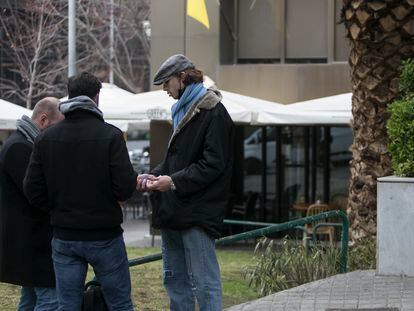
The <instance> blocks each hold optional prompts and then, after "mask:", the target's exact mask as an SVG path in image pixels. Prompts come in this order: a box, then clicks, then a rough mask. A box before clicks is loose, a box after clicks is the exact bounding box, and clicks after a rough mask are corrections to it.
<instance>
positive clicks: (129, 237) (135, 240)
mask: <svg viewBox="0 0 414 311" xmlns="http://www.w3.org/2000/svg"><path fill="white" fill-rule="evenodd" d="M122 228H123V229H124V241H125V245H126V246H127V247H151V246H152V245H151V244H152V236H151V235H150V230H149V221H148V219H147V218H142V217H138V216H137V218H136V219H133V217H132V213H128V214H127V217H125V218H124V222H123V224H122ZM160 246H161V237H160V236H159V235H156V236H155V237H154V247H160Z"/></svg>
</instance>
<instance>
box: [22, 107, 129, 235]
mask: <svg viewBox="0 0 414 311" xmlns="http://www.w3.org/2000/svg"><path fill="white" fill-rule="evenodd" d="M136 177H137V174H136V173H135V172H134V170H133V168H132V165H131V162H130V160H129V156H128V151H127V148H126V144H125V140H124V138H123V134H122V132H121V131H120V130H119V129H117V128H116V127H114V126H112V125H109V124H107V123H105V122H104V120H103V119H102V117H100V116H98V115H96V114H94V113H92V112H90V111H85V110H74V111H71V112H69V113H66V114H65V120H63V121H62V122H60V123H58V124H56V125H55V126H53V127H51V128H50V129H46V130H45V131H43V132H42V133H41V134H40V135H39V136H38V137H37V139H36V141H35V144H34V150H33V154H32V156H31V159H30V163H29V167H28V170H27V173H26V177H25V180H24V190H25V194H26V196H27V198H28V199H29V201H30V203H31V204H33V205H34V206H36V207H38V208H40V209H43V210H48V211H50V216H51V224H52V226H53V227H54V236H55V237H58V238H60V239H66V240H105V239H110V238H113V237H114V235H115V236H116V234H118V235H119V234H120V233H121V232H122V230H121V228H120V224H121V223H122V218H123V217H122V211H121V207H120V205H119V203H118V202H119V201H125V200H126V199H128V198H129V197H130V196H131V195H132V193H133V192H134V190H135V187H136Z"/></svg>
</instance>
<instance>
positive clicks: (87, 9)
mask: <svg viewBox="0 0 414 311" xmlns="http://www.w3.org/2000/svg"><path fill="white" fill-rule="evenodd" d="M111 6H112V4H111V1H110V0H103V1H83V2H80V3H79V5H78V8H77V13H78V15H77V27H78V40H77V43H78V47H79V50H80V51H81V53H82V55H89V56H90V57H91V56H92V57H94V58H95V61H94V63H95V64H96V65H97V66H100V67H101V69H102V68H103V70H104V73H103V75H105V78H106V77H107V76H108V74H109V68H111V67H112V70H113V72H114V75H115V78H116V80H118V81H119V82H120V83H121V84H122V85H123V86H125V87H126V88H127V89H129V90H130V91H132V92H134V93H139V92H142V91H143V90H145V84H146V82H147V81H146V80H147V79H148V71H149V51H150V48H149V38H148V35H147V33H146V25H147V23H148V22H149V14H150V2H149V0H140V1H137V0H114V4H113V7H111ZM111 9H112V10H113V12H114V13H113V15H112V16H113V25H114V40H113V42H111V41H110V23H111V14H110V12H111ZM111 46H112V47H113V48H114V54H113V57H111V53H110V49H111ZM97 61H98V62H97ZM89 64H90V62H89ZM102 65H104V66H102ZM80 66H81V67H83V66H84V63H80Z"/></svg>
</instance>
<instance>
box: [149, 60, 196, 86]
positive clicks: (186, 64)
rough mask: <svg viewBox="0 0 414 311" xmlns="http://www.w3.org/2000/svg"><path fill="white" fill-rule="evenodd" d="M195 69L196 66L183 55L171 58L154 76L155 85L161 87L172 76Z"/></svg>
mask: <svg viewBox="0 0 414 311" xmlns="http://www.w3.org/2000/svg"><path fill="white" fill-rule="evenodd" d="M193 68H195V66H194V64H193V63H192V62H191V60H189V59H188V58H187V57H185V56H184V55H182V54H175V55H173V56H170V57H169V58H168V59H167V60H166V61H165V62H164V63H163V64H162V65H161V66H160V68H159V69H158V71H157V73H156V74H155V76H154V84H155V85H160V84H163V83H164V82H165V81H167V80H168V79H169V78H170V77H171V76H172V75H174V74H176V73H178V72H180V71H183V70H187V69H193Z"/></svg>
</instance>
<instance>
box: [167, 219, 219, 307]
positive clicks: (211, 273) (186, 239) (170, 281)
mask: <svg viewBox="0 0 414 311" xmlns="http://www.w3.org/2000/svg"><path fill="white" fill-rule="evenodd" d="M161 236H162V254H163V257H162V259H163V270H164V271H163V274H164V287H165V289H166V290H167V293H168V296H169V298H170V310H174V311H181V310H183V311H189V310H191V311H193V310H194V309H195V299H197V303H198V306H199V310H200V311H218V310H222V303H221V300H222V298H221V279H220V267H219V265H218V262H217V257H216V252H215V243H214V239H213V238H211V237H209V236H208V235H207V234H206V233H205V232H204V230H203V229H201V228H198V227H193V228H191V229H188V230H180V231H177V230H169V229H163V230H161Z"/></svg>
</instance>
